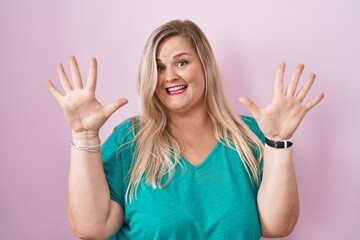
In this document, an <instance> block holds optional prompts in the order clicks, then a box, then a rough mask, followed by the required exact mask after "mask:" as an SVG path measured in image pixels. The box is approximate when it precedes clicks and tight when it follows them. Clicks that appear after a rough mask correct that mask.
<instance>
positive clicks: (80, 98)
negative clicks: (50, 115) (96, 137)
mask: <svg viewBox="0 0 360 240" xmlns="http://www.w3.org/2000/svg"><path fill="white" fill-rule="evenodd" d="M70 68H71V74H72V81H73V86H71V84H70V81H69V79H68V78H67V76H66V74H65V71H64V67H63V65H62V64H61V63H60V64H58V65H57V72H58V75H59V78H60V82H61V85H62V88H63V89H64V92H65V95H62V94H61V93H60V92H59V90H58V89H57V88H56V87H55V86H54V84H53V83H52V82H51V81H50V80H47V81H46V85H47V87H48V88H49V90H50V92H51V93H52V95H53V96H54V97H55V99H56V100H57V101H58V103H59V105H60V107H61V109H62V110H63V112H64V115H65V118H66V120H67V122H68V123H69V125H70V127H71V129H72V130H73V132H75V133H95V134H96V133H98V131H99V129H100V128H101V126H102V125H103V124H104V123H105V122H106V120H107V119H108V118H109V117H110V116H111V115H112V114H113V113H114V112H115V111H116V110H117V109H119V108H120V107H121V106H123V105H125V104H126V103H127V99H124V98H122V99H118V100H115V101H114V102H112V103H111V104H109V105H107V106H102V105H101V104H100V103H99V102H98V100H97V99H96V98H95V89H96V79H97V62H96V59H95V58H92V59H91V62H90V71H89V76H88V79H87V83H86V86H85V87H83V82H82V79H81V76H80V71H79V67H78V64H77V61H76V58H75V57H70Z"/></svg>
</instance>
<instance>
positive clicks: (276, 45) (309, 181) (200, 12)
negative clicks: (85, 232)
mask: <svg viewBox="0 0 360 240" xmlns="http://www.w3.org/2000/svg"><path fill="white" fill-rule="evenodd" d="M359 12H360V1H358V0H338V1H325V0H317V1H314V0H303V1H288V0H273V1H235V0H233V1H231V0H222V1H212V2H211V1H208V0H198V1H190V0H183V1H163V0H154V1H139V0H136V1H119V0H117V1H115V0H109V1H89V0H86V1H85V0H82V1H80V0H75V1H70V0H66V1H46V0H32V1H19V0H12V1H5V0H0V34H1V35H0V73H1V80H0V81H1V88H0V91H1V94H0V109H1V118H0V121H1V124H0V133H1V137H0V149H1V150H0V153H1V160H0V194H1V197H0V239H6V240H12V239H34V240H35V239H36V240H42V239H52V240H56V239H59V240H60V239H61V240H63V239H75V238H74V237H73V236H72V233H71V231H70V229H69V227H68V223H67V219H66V208H65V205H66V188H67V174H68V168H69V149H70V131H69V128H68V127H67V124H66V122H65V120H64V117H63V115H62V112H61V111H60V108H59V107H58V105H57V103H56V101H55V100H54V99H53V97H52V96H51V95H50V93H49V92H48V91H47V89H46V88H45V85H44V80H45V79H51V80H53V81H55V82H56V83H57V85H58V86H59V82H58V78H57V74H56V69H55V64H56V63H58V62H64V63H65V65H66V68H67V69H68V57H69V56H70V55H75V56H77V58H78V60H79V63H80V67H81V69H82V71H83V76H84V77H86V75H87V68H88V63H89V60H90V57H92V56H96V57H97V58H98V61H99V68H100V70H99V80H98V91H97V96H98V98H99V99H100V101H101V102H103V103H109V102H110V101H112V100H114V99H115V98H117V97H126V98H128V99H129V104H128V105H127V106H125V107H124V108H123V109H121V110H120V111H118V112H117V113H116V114H115V115H114V116H113V117H112V118H111V119H110V120H109V121H108V122H107V123H106V125H105V126H104V128H103V129H102V132H101V137H102V139H103V140H104V139H105V138H106V137H107V136H108V135H109V134H110V132H111V131H112V128H114V127H115V125H116V124H117V123H119V122H121V121H122V120H124V119H125V118H127V117H130V116H132V115H134V114H136V113H137V111H138V108H137V106H138V103H137V100H138V95H137V90H136V76H137V68H138V64H139V60H140V56H141V52H142V49H143V46H144V44H145V41H146V39H147V37H148V35H149V34H150V32H152V31H153V30H154V29H155V28H156V27H157V26H159V25H160V24H162V23H164V22H166V21H168V20H171V19H178V18H181V19H191V20H193V21H195V22H196V23H197V24H198V25H199V26H200V27H201V28H202V29H203V30H204V31H205V33H206V34H207V36H208V38H209V39H210V41H211V43H212V46H213V48H214V51H215V53H216V56H217V59H218V62H219V65H220V67H221V69H222V73H223V76H224V79H225V85H226V91H227V93H228V96H229V99H230V102H231V104H232V105H233V106H234V108H235V109H236V110H237V112H238V113H239V114H249V113H248V112H247V111H246V110H245V109H244V108H243V107H242V106H241V105H240V103H238V101H237V98H238V96H240V95H247V96H250V97H251V98H252V99H253V100H254V101H256V102H257V103H258V104H259V105H261V106H264V105H266V104H267V103H268V102H269V101H270V99H271V96H272V84H273V79H274V75H275V72H276V68H277V65H278V64H279V62H280V61H285V62H287V63H288V72H287V73H288V75H289V74H290V72H292V70H293V69H294V68H295V66H296V64H298V63H300V62H302V63H304V64H305V65H306V68H305V75H307V74H309V73H310V72H316V73H317V76H318V78H317V82H315V85H314V87H313V89H312V90H311V93H310V95H311V97H313V96H315V95H316V94H317V93H318V92H320V91H324V92H325V94H326V97H325V99H324V101H323V102H322V103H321V104H320V105H319V106H318V107H316V108H315V109H314V110H313V111H312V112H310V113H309V115H308V116H307V117H306V118H305V120H304V121H303V122H302V125H301V126H300V128H299V129H298V131H297V132H296V135H295V136H294V142H295V164H296V170H297V177H298V184H299V190H300V201H301V215H300V219H299V222H298V225H297V227H296V229H295V231H294V232H293V234H292V235H291V236H289V237H287V239H306V240H309V239H310V240H311V239H356V238H357V237H358V233H357V232H358V231H357V230H358V229H357V228H358V227H359V226H360V207H359V205H360V204H359V200H360V186H359V180H358V177H359V172H360V163H359V162H360V158H359V152H358V150H359V144H358V138H359V133H360V131H359V130H360V129H359V128H360V127H359V123H360V119H359V107H358V103H359V101H360V97H359V95H358V91H359V90H360V44H359V43H360V14H359ZM358 239H360V238H358Z"/></svg>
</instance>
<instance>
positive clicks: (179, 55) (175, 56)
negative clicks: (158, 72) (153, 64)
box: [156, 52, 191, 62]
mask: <svg viewBox="0 0 360 240" xmlns="http://www.w3.org/2000/svg"><path fill="white" fill-rule="evenodd" d="M183 55H189V56H191V54H190V53H187V52H182V53H179V54H176V55H174V56H173V57H172V59H175V58H179V57H181V56H183ZM156 61H157V62H161V59H158V58H156Z"/></svg>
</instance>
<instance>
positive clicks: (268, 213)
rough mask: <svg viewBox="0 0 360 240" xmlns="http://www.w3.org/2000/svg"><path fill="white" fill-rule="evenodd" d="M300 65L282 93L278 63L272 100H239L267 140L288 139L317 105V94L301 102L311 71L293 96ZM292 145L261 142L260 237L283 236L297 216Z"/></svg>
mask: <svg viewBox="0 0 360 240" xmlns="http://www.w3.org/2000/svg"><path fill="white" fill-rule="evenodd" d="M303 69H304V65H302V64H300V65H298V66H297V68H296V70H295V72H294V74H293V76H292V78H291V80H290V82H289V85H288V88H287V89H286V91H285V93H283V78H284V71H285V64H284V63H282V64H280V66H279V69H278V72H277V75H276V80H275V87H274V97H273V100H272V102H271V103H270V104H269V105H268V106H267V107H266V108H264V109H260V108H259V107H258V106H257V105H256V104H255V103H254V102H252V101H251V100H250V99H249V98H246V97H241V98H240V99H239V100H240V101H241V102H242V103H243V104H244V106H245V107H246V108H247V109H248V110H249V111H250V112H251V113H252V115H253V116H254V118H255V120H256V121H257V123H258V125H259V127H260V129H261V131H262V132H263V133H264V135H265V137H267V138H268V139H271V140H282V139H290V138H291V137H292V136H293V134H294V132H295V130H296V129H297V127H298V126H299V124H300V122H301V121H302V119H303V118H304V116H305V114H306V113H307V112H308V111H309V110H310V109H312V108H313V107H314V106H315V105H316V104H318V103H319V102H320V101H321V100H322V98H323V97H324V94H323V93H321V94H319V95H318V96H317V97H315V98H314V99H312V100H311V101H310V102H308V103H306V104H304V105H303V104H302V101H303V100H304V98H305V97H306V95H307V93H308V91H309V90H310V88H311V86H312V84H313V82H314V80H315V74H310V76H309V77H308V80H307V81H306V83H305V84H304V86H303V87H302V89H301V90H300V91H299V93H298V94H296V95H295V91H296V88H297V84H298V81H299V79H300V76H301V73H302V71H303ZM292 148H293V147H290V148H286V149H276V148H272V147H269V146H267V145H265V148H264V169H263V180H262V183H261V186H260V189H259V192H258V197H257V202H258V210H259V216H260V222H261V228H262V234H263V236H264V237H284V236H286V235H289V234H290V233H291V232H292V230H293V229H294V227H295V225H296V222H297V220H298V217H299V196H298V190H297V184H296V177H295V170H294V164H293V149H292Z"/></svg>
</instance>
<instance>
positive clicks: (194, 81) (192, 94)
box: [156, 36, 205, 114]
mask: <svg viewBox="0 0 360 240" xmlns="http://www.w3.org/2000/svg"><path fill="white" fill-rule="evenodd" d="M156 62H157V69H158V79H157V85H156V95H157V97H158V98H159V99H160V101H161V102H162V103H163V104H164V105H165V107H166V108H167V109H168V110H169V113H170V114H171V113H190V112H191V111H194V110H195V111H197V110H204V101H203V100H204V93H205V76H204V71H203V68H202V64H201V62H200V59H199V57H198V55H197V53H196V52H195V50H194V49H193V48H192V47H191V44H190V43H189V42H188V41H187V40H186V39H185V38H184V37H182V36H174V37H169V38H167V39H165V40H164V41H163V42H162V43H161V44H160V45H159V48H158V51H157V54H156Z"/></svg>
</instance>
